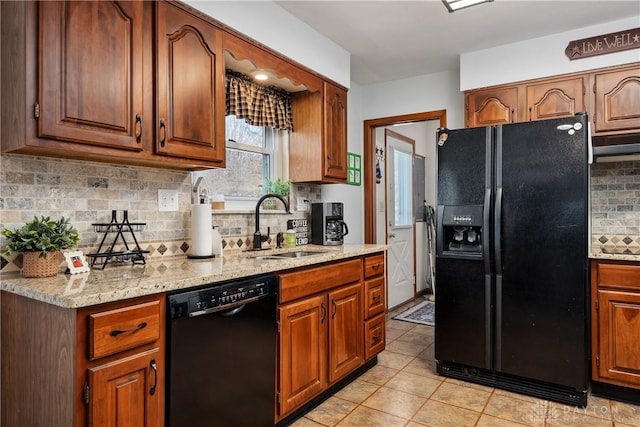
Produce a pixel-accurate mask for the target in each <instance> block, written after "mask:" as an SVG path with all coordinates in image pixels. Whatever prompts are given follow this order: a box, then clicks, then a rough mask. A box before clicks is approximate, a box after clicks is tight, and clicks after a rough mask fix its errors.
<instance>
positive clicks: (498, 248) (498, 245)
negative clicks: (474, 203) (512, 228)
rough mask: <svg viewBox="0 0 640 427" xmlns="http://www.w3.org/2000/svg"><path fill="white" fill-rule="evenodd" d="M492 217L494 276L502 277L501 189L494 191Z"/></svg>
mask: <svg viewBox="0 0 640 427" xmlns="http://www.w3.org/2000/svg"><path fill="white" fill-rule="evenodd" d="M494 215H495V223H494V230H495V231H494V238H495V258H496V274H499V275H502V236H501V230H502V187H498V188H497V189H496V210H495V212H494Z"/></svg>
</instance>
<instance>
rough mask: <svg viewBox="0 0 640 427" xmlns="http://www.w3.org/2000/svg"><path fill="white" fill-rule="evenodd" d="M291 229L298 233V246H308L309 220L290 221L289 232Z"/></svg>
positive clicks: (288, 223)
mask: <svg viewBox="0 0 640 427" xmlns="http://www.w3.org/2000/svg"><path fill="white" fill-rule="evenodd" d="M291 229H294V230H295V231H296V246H298V245H306V244H308V243H309V220H307V219H288V220H287V230H291Z"/></svg>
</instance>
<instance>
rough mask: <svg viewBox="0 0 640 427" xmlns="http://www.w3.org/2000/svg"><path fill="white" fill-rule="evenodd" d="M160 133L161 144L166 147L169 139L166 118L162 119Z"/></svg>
mask: <svg viewBox="0 0 640 427" xmlns="http://www.w3.org/2000/svg"><path fill="white" fill-rule="evenodd" d="M160 135H161V138H160V146H161V147H164V143H165V142H166V140H167V129H166V128H165V125H164V119H160Z"/></svg>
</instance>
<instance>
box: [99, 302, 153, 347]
mask: <svg viewBox="0 0 640 427" xmlns="http://www.w3.org/2000/svg"><path fill="white" fill-rule="evenodd" d="M159 338H160V302H159V301H151V302H146V303H143V304H136V305H132V306H128V307H122V308H116V309H113V310H107V311H102V312H99V313H91V314H89V359H90V360H93V359H97V358H99V357H104V356H108V355H110V354H114V353H118V352H120V351H123V350H127V349H130V348H133V347H137V346H139V345H142V344H146V343H150V342H153V341H156V340H157V339H159Z"/></svg>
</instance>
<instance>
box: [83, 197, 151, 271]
mask: <svg viewBox="0 0 640 427" xmlns="http://www.w3.org/2000/svg"><path fill="white" fill-rule="evenodd" d="M117 212H118V211H116V210H112V211H111V222H105V223H94V224H91V225H92V226H93V228H94V230H95V231H96V232H97V233H104V235H103V236H102V240H101V241H100V245H99V246H98V251H97V252H96V253H95V254H87V256H88V257H89V258H91V267H94V266H96V265H97V266H101V268H102V269H104V268H105V267H106V266H107V264H108V263H110V262H111V263H114V262H118V263H122V262H129V261H131V262H132V263H134V264H136V263H140V264H145V263H146V261H145V257H144V254H148V253H149V251H145V250H142V249H141V248H140V245H139V244H138V239H136V235H135V234H134V230H135V231H141V230H142V229H143V228H144V226H145V225H147V224H146V223H144V222H129V211H126V210H125V211H122V221H121V222H118V219H117V216H118V215H117ZM123 232H129V233H131V237H132V238H133V241H134V243H135V248H129V245H128V244H127V241H126V240H125V238H124V234H123ZM110 233H115V237H114V239H113V241H112V242H111V244H110V245H109V247H108V248H107V250H106V251H105V252H102V246H103V245H104V243H105V240H107V235H108V234H110ZM118 238H121V239H122V243H123V244H124V247H125V250H124V251H115V250H114V248H115V246H116V243H117V242H118Z"/></svg>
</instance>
